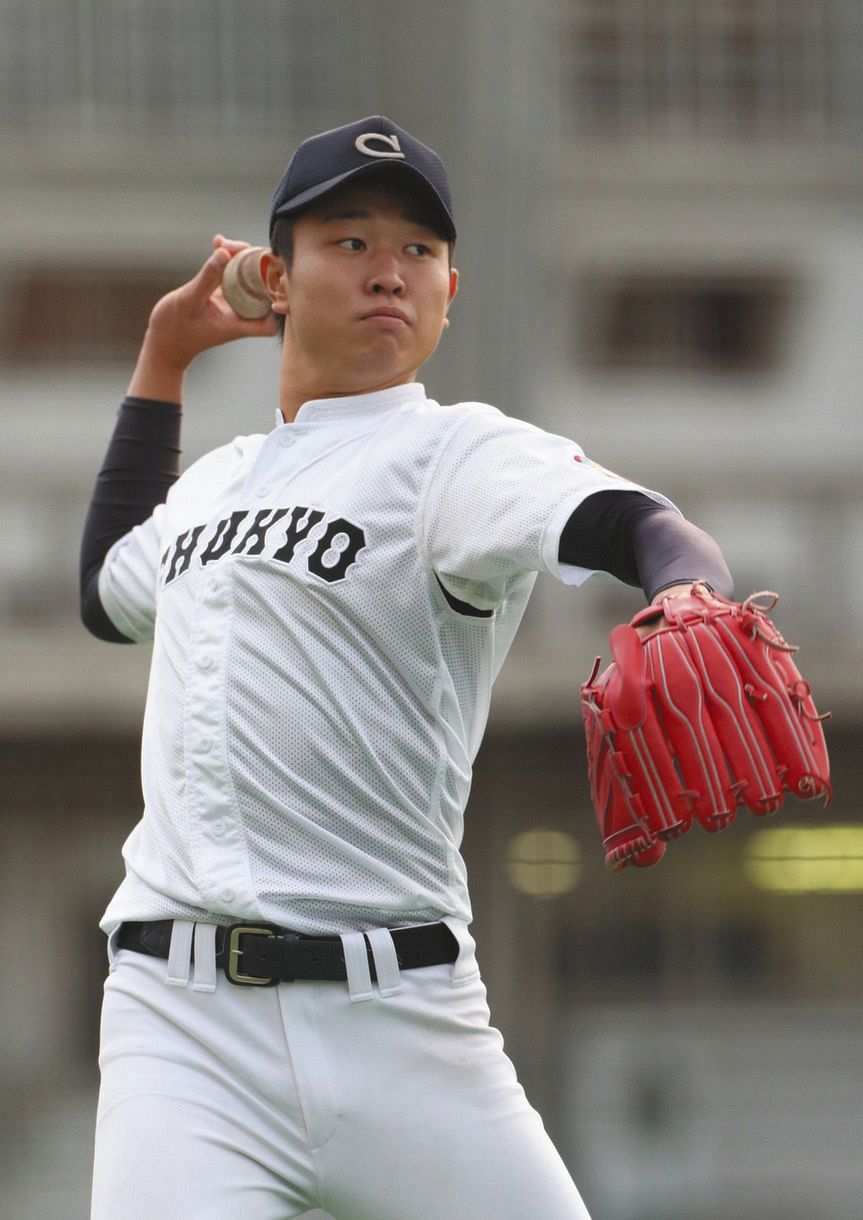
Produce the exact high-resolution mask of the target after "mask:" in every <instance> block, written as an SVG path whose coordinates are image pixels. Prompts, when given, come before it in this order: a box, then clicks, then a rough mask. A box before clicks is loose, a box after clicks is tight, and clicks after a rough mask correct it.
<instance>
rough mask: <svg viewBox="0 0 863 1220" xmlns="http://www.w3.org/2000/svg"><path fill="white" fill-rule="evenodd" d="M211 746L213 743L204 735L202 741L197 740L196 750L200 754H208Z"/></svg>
mask: <svg viewBox="0 0 863 1220" xmlns="http://www.w3.org/2000/svg"><path fill="white" fill-rule="evenodd" d="M212 748H213V743H212V741H210V739H209V737H205V738H204V740H203V741H199V742H198V752H199V753H200V754H209V753H210V751H211V750H212Z"/></svg>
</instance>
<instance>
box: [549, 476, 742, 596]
mask: <svg viewBox="0 0 863 1220" xmlns="http://www.w3.org/2000/svg"><path fill="white" fill-rule="evenodd" d="M558 557H559V559H560V562H561V563H567V564H573V565H575V566H577V567H582V568H593V569H595V570H596V571H601V572H610V573H611V575H612V576H616V577H617V578H618V580H622V581H624V582H625V583H626V584H628V585H641V587H642V589H643V590H644V593H645V596H646V597H647V600H648V601H651V600H652V599H653V598H654V597H655V596H656V594H657V593H659V592H660V591H661V590H662V589H664V588H667V587H668V586H669V585H674V584H683V583H684V582H686V581H695V580H700V581H703V582H704V583H705V584H707V585H709V586H710V588H711V589H713V591H714V592H715V593H719V594H720V595H721V596H723V597H730V596H731V593H732V591H733V588H734V584H733V581H732V579H731V573H730V572H729V570H728V566H727V564H726V562H725V559H724V558H723V555H722V552H721V551H720V549H719V546H718V545H717V543H716V542H715V541H714V540H713V538H711V537H710V535H709V534H706V533H705V532H704V530H702V529H699V528H698V526H697V525H693V524H692V522H691V521H687V520H686V519H685V518H684V517H681V516H679V515H678V514H677V513H676V512H674V511H673V510H672V509H670V508H666V507H665V506H664V505H662V504H657V503H656V501H655V500H651V499H650V497H649V496H646V495H644V494H643V493H642V492H640V491H599V492H594V494H593V495H591V496H588V497H587V499H586V500H583V501H582V502H581V504H580V505H579V506H578V508H577V509H576V510H575V512H574V513H573V514H572V516H571V517H570V518H569V520H568V521H567V523H566V525H565V526H564V527H563V533H562V534H561V538H560V546H559V550H558Z"/></svg>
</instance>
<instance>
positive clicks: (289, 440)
mask: <svg viewBox="0 0 863 1220" xmlns="http://www.w3.org/2000/svg"><path fill="white" fill-rule="evenodd" d="M293 443H294V438H293V437H292V436H291V434H290V432H280V433H279V444H280V445H281V446H282V448H283V449H287V447H288V445H293Z"/></svg>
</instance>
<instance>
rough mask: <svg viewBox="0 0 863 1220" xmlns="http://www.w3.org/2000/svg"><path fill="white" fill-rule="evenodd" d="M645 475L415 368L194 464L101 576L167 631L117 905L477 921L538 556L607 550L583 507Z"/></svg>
mask: <svg viewBox="0 0 863 1220" xmlns="http://www.w3.org/2000/svg"><path fill="white" fill-rule="evenodd" d="M278 418H279V420H281V416H279V417H278ZM633 486H634V485H633V484H632V483H630V482H628V481H627V480H625V479H621V478H619V477H618V476H616V475H612V474H610V473H609V472H608V471H605V470H603V469H602V468H599V467H596V466H594V465H593V464H592V463H590V462H588V461H587V460H586V459H585V457H584V454H583V453H582V451H581V449H579V448H578V446H577V445H575V444H574V443H573V442H572V441H570V440H566V439H564V438H562V437H559V436H553V435H551V434H549V433H546V432H543V431H541V430H540V429H538V428H536V427H533V426H532V425H530V424H526V423H523V422H521V421H518V420H514V419H510V418H508V417H506V416H504V415H502V414H501V413H500V412H499V411H497V410H496V409H495V408H494V407H490V406H486V405H483V404H480V403H460V404H458V405H456V406H440V405H439V404H438V403H436V402H433V401H431V400H430V399H427V398H426V396H425V392H424V389H423V387H422V386H421V385H419V384H412V385H403V386H397V387H395V388H392V389H389V390H384V391H381V392H378V393H373V394H363V395H356V396H353V397H345V398H333V399H324V400H320V401H314V402H308V403H306V404H305V405H304V406H303V407H302V408H301V410H300V412H299V414H298V415H297V418H296V420H295V422H293V423H291V424H284V423H279V425H278V426H277V427H276V428H275V429H274V430H273V431H272V432H270V433H269V434H268V435H266V436H260V435H258V436H250V437H239V438H237V439H236V440H234V441H233V443H232V444H229V445H226V446H224V447H222V448H220V449H217V450H215V451H213V452H212V453H210V454H208V455H207V456H206V457H204V458H202V459H201V460H200V461H198V462H196V463H195V464H194V465H193V466H191V467H190V469H189V470H188V471H187V472H186V473H185V474H184V475H182V477H181V478H180V479H179V480H178V481H177V483H176V484H175V485H174V486H173V488H172V489H171V491H170V493H169V495H168V499H167V502H166V503H165V504H164V505H160V506H159V507H158V508H157V509H156V510H155V512H154V513H153V515H152V517H151V518H150V519H149V520H148V521H146V522H145V523H144V524H143V525H141V526H138V527H137V528H135V529H133V530H132V531H131V532H130V533H129V534H127V535H126V536H125V537H124V538H122V539H121V540H120V541H119V542H117V543H116V544H115V545H114V546H113V547H112V549H111V551H110V552H109V554H108V556H107V557H106V560H105V563H104V566H103V568H102V572H101V577H100V583H99V593H100V598H101V601H102V604H103V606H104V608H105V610H106V612H107V614H108V615H109V617H110V618H111V620H112V621H113V623H114V624H115V625H116V627H117V628H118V629H119V630H120V631H121V632H123V633H124V634H125V635H127V636H129V637H130V638H132V639H134V640H136V641H140V642H149V641H152V644H153V661H152V670H151V675H150V685H149V692H148V698H147V709H146V715H145V721H144V733H143V759H142V772H143V786H144V813H143V817H142V819H141V821H140V822H139V824H138V825H137V826H136V828H135V829H134V830H133V832H132V834H131V835H130V837H129V839H128V840H127V842H126V844H125V847H124V856H125V861H126V870H127V872H126V878H125V880H124V881H123V883H122V885H121V886H120V888H119V890H118V892H117V894H116V895H115V897H114V899H113V900H112V902H111V903H110V905H109V907H108V910H107V912H106V913H105V916H104V918H103V921H102V927H103V928H104V929H105V930H106V931H111V930H112V929H113V928H114V927H116V925H117V924H118V923H120V922H121V921H123V920H147V919H164V918H179V919H197V920H206V921H210V922H221V923H229V922H233V921H234V920H237V919H242V920H255V921H268V922H272V923H276V924H280V925H283V926H287V927H291V928H294V929H296V930H297V931H299V932H305V933H319V934H335V933H339V932H343V931H347V930H358V929H365V928H369V927H373V926H378V925H381V924H384V925H388V926H390V927H397V926H401V925H406V924H413V923H421V922H425V921H431V920H436V919H439V918H440V917H441V916H444V915H452V916H455V917H456V918H458V919H463V920H465V921H469V920H470V917H471V913H470V904H469V898H468V891H467V885H466V877H465V868H464V864H463V861H462V858H461V855H460V853H459V847H460V843H461V838H462V825H463V812H464V807H465V803H466V801H467V796H468V791H469V788H470V781H471V768H472V763H473V759H474V756H475V754H476V751H477V749H478V747H479V743H480V740H481V738H482V734H483V730H484V727H485V723H486V717H487V713H488V707H489V699H490V695H491V688H492V683H493V681H494V679H495V677H496V675H497V673H498V671H499V670H500V667H501V665H502V663H503V660H504V658H505V656H506V653H507V651H508V649H509V646H510V644H511V642H512V639H513V635H514V633H515V631H516V628H517V626H518V623H519V621H520V619H521V616H522V614H523V612H524V609H525V605H526V603H527V600H528V597H529V595H530V591H531V588H532V586H533V583H534V580H535V578H536V574H537V573H538V572H542V571H546V572H550V573H552V574H553V575H555V576H557V577H558V578H559V579H561V580H564V581H566V582H568V583H580V582H581V581H583V580H584V579H586V577H587V576H588V575H589V574H590V573H589V571H587V570H585V569H580V568H565V567H564V566H562V565H560V564H559V562H558V544H559V539H560V534H561V530H562V528H563V526H564V524H565V523H566V521H567V519H568V518H569V516H570V515H571V513H572V512H573V511H574V509H575V508H576V507H577V506H578V505H579V503H580V502H581V501H582V500H583V499H584V498H585V497H586V496H588V495H590V494H591V493H593V492H595V491H598V490H604V489H613V488H620V489H624V490H632V489H633ZM648 494H650V495H652V496H653V497H654V498H655V499H656V500H658V501H660V502H661V503H664V504H667V503H668V501H666V500H664V499H663V498H662V497H661V496H658V495H656V494H655V493H648ZM444 587H445V589H446V590H447V591H448V592H449V594H450V599H448V598H447V597H446V596H445V594H444ZM454 599H456V600H457V601H458V602H459V603H463V604H465V605H466V606H469V607H472V608H473V609H474V611H475V612H474V613H471V614H466V613H462V612H460V611H459V610H458V609H456V608H454V606H453V604H452V601H453V600H454Z"/></svg>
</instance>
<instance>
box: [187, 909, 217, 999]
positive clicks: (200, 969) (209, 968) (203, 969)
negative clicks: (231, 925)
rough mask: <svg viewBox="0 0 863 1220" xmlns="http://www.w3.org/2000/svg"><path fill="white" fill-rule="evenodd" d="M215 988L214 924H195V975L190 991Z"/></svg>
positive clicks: (212, 989)
mask: <svg viewBox="0 0 863 1220" xmlns="http://www.w3.org/2000/svg"><path fill="white" fill-rule="evenodd" d="M215 990H216V925H215V924H213V923H196V924H195V976H194V982H193V983H192V991H215Z"/></svg>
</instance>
